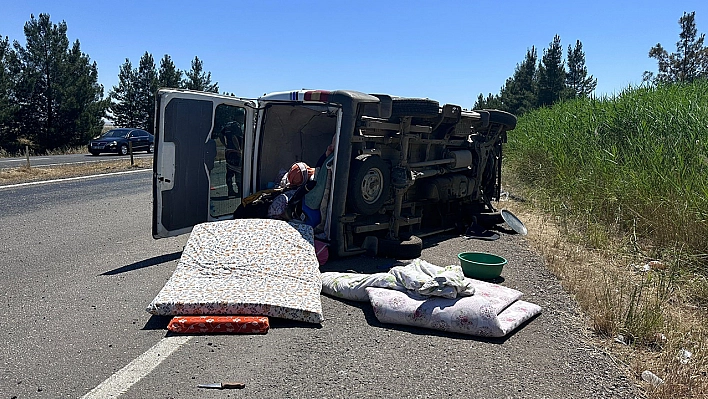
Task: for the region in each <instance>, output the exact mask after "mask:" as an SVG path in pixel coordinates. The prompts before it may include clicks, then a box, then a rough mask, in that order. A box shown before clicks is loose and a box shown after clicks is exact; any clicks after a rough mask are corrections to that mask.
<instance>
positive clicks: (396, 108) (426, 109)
mask: <svg viewBox="0 0 708 399" xmlns="http://www.w3.org/2000/svg"><path fill="white" fill-rule="evenodd" d="M439 112H440V103H438V102H437V101H435V100H430V99H427V98H394V99H393V101H392V103H391V117H392V118H398V117H401V116H413V117H418V118H433V117H436V116H438V113H439Z"/></svg>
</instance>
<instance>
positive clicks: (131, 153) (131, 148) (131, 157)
mask: <svg viewBox="0 0 708 399" xmlns="http://www.w3.org/2000/svg"><path fill="white" fill-rule="evenodd" d="M128 154H130V166H131V167H133V166H135V163H134V162H133V142H132V141H128Z"/></svg>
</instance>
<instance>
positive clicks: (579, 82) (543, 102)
mask: <svg viewBox="0 0 708 399" xmlns="http://www.w3.org/2000/svg"><path fill="white" fill-rule="evenodd" d="M595 87H597V79H596V78H595V77H593V76H592V75H589V74H588V69H587V66H585V52H584V51H583V44H582V42H581V41H580V40H577V41H576V42H575V47H573V46H571V45H568V50H567V57H566V59H565V60H564V59H563V46H562V45H561V39H560V36H558V35H555V37H554V38H553V41H552V42H551V43H550V45H549V46H548V48H546V49H544V50H543V56H542V57H541V59H540V60H539V59H538V53H537V51H536V47H535V46H532V47H531V48H530V49H528V50H527V51H526V57H525V58H524V60H523V61H522V62H521V63H520V64H517V65H516V69H515V70H514V74H513V75H512V76H511V77H509V78H508V79H507V80H506V82H504V85H503V86H502V87H501V89H500V91H499V94H492V93H489V95H488V96H487V97H486V98H485V97H484V96H483V95H482V94H481V93H480V94H479V96H478V97H477V102H476V103H475V105H474V108H475V109H484V108H496V109H501V110H504V111H508V112H511V113H513V114H516V115H521V114H523V113H525V112H528V111H531V110H532V109H536V108H539V107H543V106H549V105H552V104H554V103H555V102H558V101H560V100H566V99H571V98H577V97H588V96H589V95H591V94H592V92H593V91H594V90H595Z"/></svg>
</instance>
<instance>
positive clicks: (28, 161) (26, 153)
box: [25, 145, 31, 169]
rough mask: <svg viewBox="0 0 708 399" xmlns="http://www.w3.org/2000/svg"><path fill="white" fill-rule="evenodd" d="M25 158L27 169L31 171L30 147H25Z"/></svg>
mask: <svg viewBox="0 0 708 399" xmlns="http://www.w3.org/2000/svg"><path fill="white" fill-rule="evenodd" d="M25 157H26V158H27V169H29V168H30V167H31V166H30V160H29V146H28V145H25Z"/></svg>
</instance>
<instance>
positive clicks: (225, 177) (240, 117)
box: [209, 104, 246, 218]
mask: <svg viewBox="0 0 708 399" xmlns="http://www.w3.org/2000/svg"><path fill="white" fill-rule="evenodd" d="M245 115H246V112H245V110H244V109H243V108H241V107H236V106H233V105H227V104H220V105H218V106H217V107H216V110H215V112H214V127H213V130H212V132H211V139H212V140H214V141H215V142H216V159H215V161H214V168H213V169H212V170H211V171H210V173H209V177H210V181H211V192H210V206H209V212H210V214H211V216H212V217H214V218H219V217H222V216H226V215H230V214H232V213H233V212H234V211H235V210H236V208H237V207H238V205H239V204H240V203H241V197H242V192H243V191H242V190H243V131H244V122H245Z"/></svg>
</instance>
